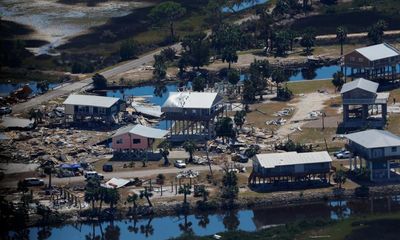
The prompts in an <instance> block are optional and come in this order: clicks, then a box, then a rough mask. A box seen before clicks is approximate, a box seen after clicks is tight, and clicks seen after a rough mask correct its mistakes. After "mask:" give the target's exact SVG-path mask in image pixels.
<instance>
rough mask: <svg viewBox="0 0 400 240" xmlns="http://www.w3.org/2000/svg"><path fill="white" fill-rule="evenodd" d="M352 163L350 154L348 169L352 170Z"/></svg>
mask: <svg viewBox="0 0 400 240" xmlns="http://www.w3.org/2000/svg"><path fill="white" fill-rule="evenodd" d="M352 165H353V163H352V156H350V157H349V169H350V171H351V170H352V168H353V166H352Z"/></svg>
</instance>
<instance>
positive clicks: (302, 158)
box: [249, 151, 332, 184]
mask: <svg viewBox="0 0 400 240" xmlns="http://www.w3.org/2000/svg"><path fill="white" fill-rule="evenodd" d="M331 163H332V158H331V157H330V156H329V154H328V152H326V151H322V152H304V153H297V152H284V153H267V154H257V155H256V156H255V157H254V159H253V172H252V173H251V174H250V177H249V183H251V184H256V183H257V179H258V183H260V182H261V180H262V181H263V183H274V182H280V181H286V182H289V181H290V182H295V181H304V180H311V179H320V180H322V181H327V180H329V174H330V169H331Z"/></svg>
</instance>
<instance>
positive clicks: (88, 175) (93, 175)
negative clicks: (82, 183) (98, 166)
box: [84, 171, 104, 180]
mask: <svg viewBox="0 0 400 240" xmlns="http://www.w3.org/2000/svg"><path fill="white" fill-rule="evenodd" d="M84 176H85V178H86V180H89V179H91V178H97V179H104V176H103V174H100V173H98V172H96V171H88V172H85V174H84Z"/></svg>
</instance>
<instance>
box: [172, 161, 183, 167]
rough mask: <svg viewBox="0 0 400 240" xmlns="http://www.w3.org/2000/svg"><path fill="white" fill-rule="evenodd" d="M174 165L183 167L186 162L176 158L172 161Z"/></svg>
mask: <svg viewBox="0 0 400 240" xmlns="http://www.w3.org/2000/svg"><path fill="white" fill-rule="evenodd" d="M174 166H175V167H177V168H185V167H186V163H185V161H183V160H176V161H175V163H174Z"/></svg>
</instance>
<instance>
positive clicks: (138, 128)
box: [113, 124, 168, 139]
mask: <svg viewBox="0 0 400 240" xmlns="http://www.w3.org/2000/svg"><path fill="white" fill-rule="evenodd" d="M125 133H132V134H135V135H139V136H142V137H146V138H158V139H159V138H163V137H164V136H165V135H167V134H168V131H167V130H161V129H157V128H152V127H146V126H143V125H140V124H137V125H128V126H126V127H122V128H120V129H118V130H117V132H116V133H115V134H114V135H113V137H116V136H120V135H122V134H125Z"/></svg>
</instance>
